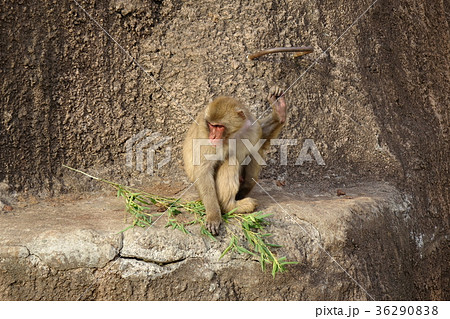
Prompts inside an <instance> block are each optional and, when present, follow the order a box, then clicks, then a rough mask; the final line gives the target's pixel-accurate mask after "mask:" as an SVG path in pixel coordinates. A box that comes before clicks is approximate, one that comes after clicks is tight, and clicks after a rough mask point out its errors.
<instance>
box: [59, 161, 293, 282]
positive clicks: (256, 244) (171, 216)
mask: <svg viewBox="0 0 450 319" xmlns="http://www.w3.org/2000/svg"><path fill="white" fill-rule="evenodd" d="M64 167H66V168H68V169H71V170H73V171H76V172H78V173H81V174H84V175H86V176H88V177H90V178H93V179H95V180H98V181H101V182H104V183H107V184H109V185H111V186H112V187H114V188H115V189H116V190H117V197H122V198H123V199H124V202H125V209H126V211H127V212H128V213H129V214H130V215H131V216H133V222H132V224H131V225H130V226H128V227H127V228H125V229H124V230H122V231H121V232H124V231H126V230H128V229H130V228H132V227H134V226H139V227H149V226H151V225H152V224H153V223H154V222H155V221H156V220H158V219H159V218H160V217H161V216H162V215H164V214H166V215H167V223H166V227H170V228H172V229H178V230H180V231H182V232H183V233H185V234H189V235H190V234H191V233H190V232H189V231H188V229H187V228H186V227H187V226H190V225H195V224H199V225H200V233H201V234H202V235H204V236H207V237H208V238H210V239H211V240H217V239H216V238H215V237H214V236H213V235H212V234H211V233H210V232H209V231H208V229H207V228H206V226H205V219H206V211H205V206H204V205H203V203H202V202H201V201H190V202H181V201H180V199H176V198H166V197H161V196H157V195H152V194H148V193H145V192H142V191H138V190H134V189H132V188H130V187H126V186H123V185H120V184H117V183H114V182H110V181H107V180H104V179H101V178H98V177H94V176H91V175H89V174H87V173H84V172H82V171H80V170H77V169H74V168H71V167H68V166H64ZM155 207H157V209H158V210H159V212H153V213H152V210H153V211H154V209H155ZM161 210H164V212H162V211H161ZM184 212H185V213H187V214H188V216H190V218H191V219H190V220H189V221H186V222H181V221H179V220H178V219H177V216H178V215H181V214H182V213H184ZM270 216H272V214H264V213H263V212H261V211H259V212H254V213H251V214H237V213H236V209H234V210H232V211H230V212H228V213H226V214H224V215H223V219H224V221H225V223H226V224H229V225H231V224H234V225H235V228H236V226H237V228H238V229H239V231H240V232H239V234H235V233H234V232H233V231H232V229H231V227H228V226H226V228H227V231H228V233H229V234H230V235H231V237H230V241H229V243H228V246H227V247H226V248H225V250H224V251H223V252H222V254H221V255H220V257H219V259H221V258H223V257H224V256H225V255H226V254H228V253H231V252H236V253H238V254H244V255H249V256H252V257H257V258H259V263H260V265H261V269H262V270H263V271H265V270H266V266H267V265H268V264H272V276H273V277H275V275H276V274H277V273H281V272H284V271H286V266H287V265H292V264H297V262H292V261H286V257H280V258H277V257H276V256H275V254H274V253H273V252H272V250H271V249H273V248H280V247H281V246H280V245H277V244H274V243H270V242H268V240H270V238H271V237H272V234H270V233H265V232H264V230H265V227H266V226H267V225H269V224H270V223H269V221H268V220H267V218H268V217H270ZM183 217H186V214H184V216H183Z"/></svg>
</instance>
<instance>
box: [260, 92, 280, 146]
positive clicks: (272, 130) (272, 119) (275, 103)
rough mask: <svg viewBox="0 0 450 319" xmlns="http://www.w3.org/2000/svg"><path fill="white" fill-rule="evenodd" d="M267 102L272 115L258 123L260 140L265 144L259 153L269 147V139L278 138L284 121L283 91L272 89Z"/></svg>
mask: <svg viewBox="0 0 450 319" xmlns="http://www.w3.org/2000/svg"><path fill="white" fill-rule="evenodd" d="M267 100H268V102H269V103H270V105H271V107H272V114H270V115H268V116H266V117H265V118H263V119H261V120H260V121H259V122H260V124H261V129H262V138H264V139H266V142H265V143H264V145H263V146H262V147H261V149H260V150H261V152H264V151H265V150H266V149H267V148H268V147H269V145H270V140H271V139H273V138H277V137H278V135H279V134H280V131H281V129H282V127H283V126H284V122H285V121H286V100H285V98H284V92H283V90H282V89H280V88H279V87H277V86H274V87H272V88H271V89H270V91H269V96H268V97H267Z"/></svg>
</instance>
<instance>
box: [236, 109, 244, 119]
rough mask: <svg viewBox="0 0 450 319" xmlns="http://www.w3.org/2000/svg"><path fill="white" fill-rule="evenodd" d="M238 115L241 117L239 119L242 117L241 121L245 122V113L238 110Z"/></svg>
mask: <svg viewBox="0 0 450 319" xmlns="http://www.w3.org/2000/svg"><path fill="white" fill-rule="evenodd" d="M237 114H238V115H239V117H240V118H241V119H243V120H245V114H244V111H242V110H238V111H237Z"/></svg>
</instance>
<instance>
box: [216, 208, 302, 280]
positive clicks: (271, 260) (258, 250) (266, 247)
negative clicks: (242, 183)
mask: <svg viewBox="0 0 450 319" xmlns="http://www.w3.org/2000/svg"><path fill="white" fill-rule="evenodd" d="M270 216H272V214H264V213H263V212H255V213H252V214H236V213H234V211H231V212H229V213H227V214H225V215H224V220H225V221H226V222H227V223H231V222H233V220H235V221H236V223H237V224H238V226H240V230H241V231H242V234H243V237H244V239H245V243H240V241H239V239H238V237H237V236H236V235H234V234H233V235H232V236H231V240H230V243H229V244H228V247H227V248H226V249H225V250H224V252H223V253H222V255H221V256H220V258H222V257H223V256H225V255H226V254H227V253H228V252H229V251H230V250H231V251H235V252H238V253H240V254H248V255H251V256H258V257H259V263H260V264H261V269H262V271H265V269H266V265H267V264H272V276H273V277H275V275H276V274H277V273H278V272H284V271H286V267H285V266H286V265H289V264H297V262H288V261H286V257H280V258H277V257H276V256H275V255H274V254H273V253H272V251H271V250H270V248H279V247H281V246H280V245H277V244H272V243H269V242H267V240H268V239H269V238H270V237H271V236H272V234H270V233H262V232H260V231H263V230H264V229H265V227H266V225H268V224H269V222H268V220H267V219H266V218H268V217H270ZM228 231H229V232H231V231H230V229H228ZM245 244H246V245H247V246H248V249H247V248H245V247H244V245H245Z"/></svg>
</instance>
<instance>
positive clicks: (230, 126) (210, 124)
mask: <svg viewBox="0 0 450 319" xmlns="http://www.w3.org/2000/svg"><path fill="white" fill-rule="evenodd" d="M244 120H245V115H244V112H243V111H242V110H241V105H240V104H239V102H238V101H237V100H235V99H233V98H230V97H219V98H217V99H215V100H214V101H213V102H212V103H211V104H209V105H208V107H207V108H206V110H205V122H206V124H205V125H206V126H207V128H208V132H209V140H210V141H211V144H213V145H217V144H218V143H219V140H221V139H223V140H226V139H228V137H229V136H230V135H231V134H233V133H235V132H237V131H238V130H239V129H240V128H241V127H242V125H243V123H244Z"/></svg>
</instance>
